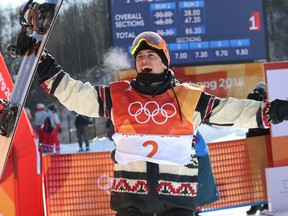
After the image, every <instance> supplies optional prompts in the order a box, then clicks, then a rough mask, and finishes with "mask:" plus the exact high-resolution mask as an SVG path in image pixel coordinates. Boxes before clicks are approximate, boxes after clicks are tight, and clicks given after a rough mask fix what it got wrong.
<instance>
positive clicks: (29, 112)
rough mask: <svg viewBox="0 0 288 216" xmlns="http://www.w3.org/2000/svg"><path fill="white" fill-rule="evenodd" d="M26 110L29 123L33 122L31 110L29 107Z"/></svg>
mask: <svg viewBox="0 0 288 216" xmlns="http://www.w3.org/2000/svg"><path fill="white" fill-rule="evenodd" d="M24 109H25V112H26V115H27V117H28V119H29V121H30V122H32V120H33V117H32V114H31V110H30V109H29V108H28V107H25V108H24Z"/></svg>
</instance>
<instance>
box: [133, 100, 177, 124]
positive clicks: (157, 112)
mask: <svg viewBox="0 0 288 216" xmlns="http://www.w3.org/2000/svg"><path fill="white" fill-rule="evenodd" d="M151 105H152V107H153V106H156V108H154V109H151ZM137 106H138V107H139V108H138V107H137ZM148 106H150V109H149V108H148ZM135 107H136V108H135ZM137 108H138V109H137ZM135 109H137V110H136V111H133V110H135ZM167 110H172V113H170V114H169V113H168V111H167ZM170 112H171V111H170ZM128 113H129V114H130V115H131V116H132V117H134V118H135V120H136V122H138V123H139V124H145V123H147V122H148V121H149V120H150V119H152V121H153V122H154V123H156V124H159V125H161V124H164V123H166V122H167V120H168V119H169V118H172V117H173V116H174V115H176V107H175V106H174V105H173V104H172V103H165V104H163V105H162V106H161V107H160V106H159V104H158V103H156V102H155V101H149V102H147V103H146V104H145V105H144V106H143V104H142V103H141V102H139V101H136V102H133V103H131V104H130V105H129V107H128ZM140 115H141V117H142V118H143V116H144V119H142V118H141V119H140ZM159 116H160V118H159V119H158V120H157V119H156V117H159ZM161 117H163V118H164V119H163V118H161ZM161 119H162V120H161Z"/></svg>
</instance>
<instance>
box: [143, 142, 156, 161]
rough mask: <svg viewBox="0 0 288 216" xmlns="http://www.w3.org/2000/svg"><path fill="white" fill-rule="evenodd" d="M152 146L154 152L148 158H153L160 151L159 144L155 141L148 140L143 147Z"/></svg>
mask: <svg viewBox="0 0 288 216" xmlns="http://www.w3.org/2000/svg"><path fill="white" fill-rule="evenodd" d="M149 145H151V146H152V150H151V152H150V153H149V154H148V155H147V157H149V158H152V157H153V156H154V155H155V154H156V153H157V151H158V144H157V143H156V142H155V141H153V140H148V141H146V142H144V143H143V146H144V147H145V148H146V147H147V146H149Z"/></svg>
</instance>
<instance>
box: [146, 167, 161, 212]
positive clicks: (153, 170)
mask: <svg viewBox="0 0 288 216" xmlns="http://www.w3.org/2000/svg"><path fill="white" fill-rule="evenodd" d="M157 173H159V166H158V164H154V163H151V162H147V174H148V175H149V177H150V178H148V179H150V180H149V181H148V179H147V181H148V186H149V188H150V194H149V196H148V199H149V200H148V202H149V203H150V206H151V210H152V212H153V215H157V209H156V208H157V191H156V189H157V188H156V187H157V183H158V182H157V176H156V175H157ZM147 177H148V176H147Z"/></svg>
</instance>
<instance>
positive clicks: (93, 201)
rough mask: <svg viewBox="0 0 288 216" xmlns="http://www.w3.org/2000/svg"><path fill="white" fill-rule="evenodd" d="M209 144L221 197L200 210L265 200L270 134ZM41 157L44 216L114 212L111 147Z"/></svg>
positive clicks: (86, 215) (110, 213)
mask: <svg viewBox="0 0 288 216" xmlns="http://www.w3.org/2000/svg"><path fill="white" fill-rule="evenodd" d="M209 149H210V159H211V163H212V168H213V172H214V175H215V178H216V183H217V186H218V189H219V191H220V194H221V198H220V200H219V201H217V202H215V203H213V204H210V205H207V206H202V207H201V208H200V209H201V211H209V210H215V209H222V208H229V207H235V206H244V205H250V204H252V203H263V202H267V193H266V182H265V170H264V168H265V167H269V166H271V165H272V164H271V161H272V160H271V158H270V155H271V154H270V153H271V152H270V149H271V146H270V139H269V136H268V137H265V136H261V137H255V138H249V139H241V140H236V141H227V142H217V143H212V144H209ZM42 161H43V163H42V167H43V174H44V188H45V202H46V215H47V216H50V215H51V216H52V215H53V216H54V215H55V216H56V215H61V216H62V215H63V216H78V215H79V216H80V215H81V216H89V215H91V216H92V215H93V216H97V215H98V216H106V215H107V216H108V215H115V212H114V211H112V210H111V209H110V189H111V185H112V181H113V162H112V161H111V159H110V152H90V153H79V154H62V155H44V156H43V157H42Z"/></svg>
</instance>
